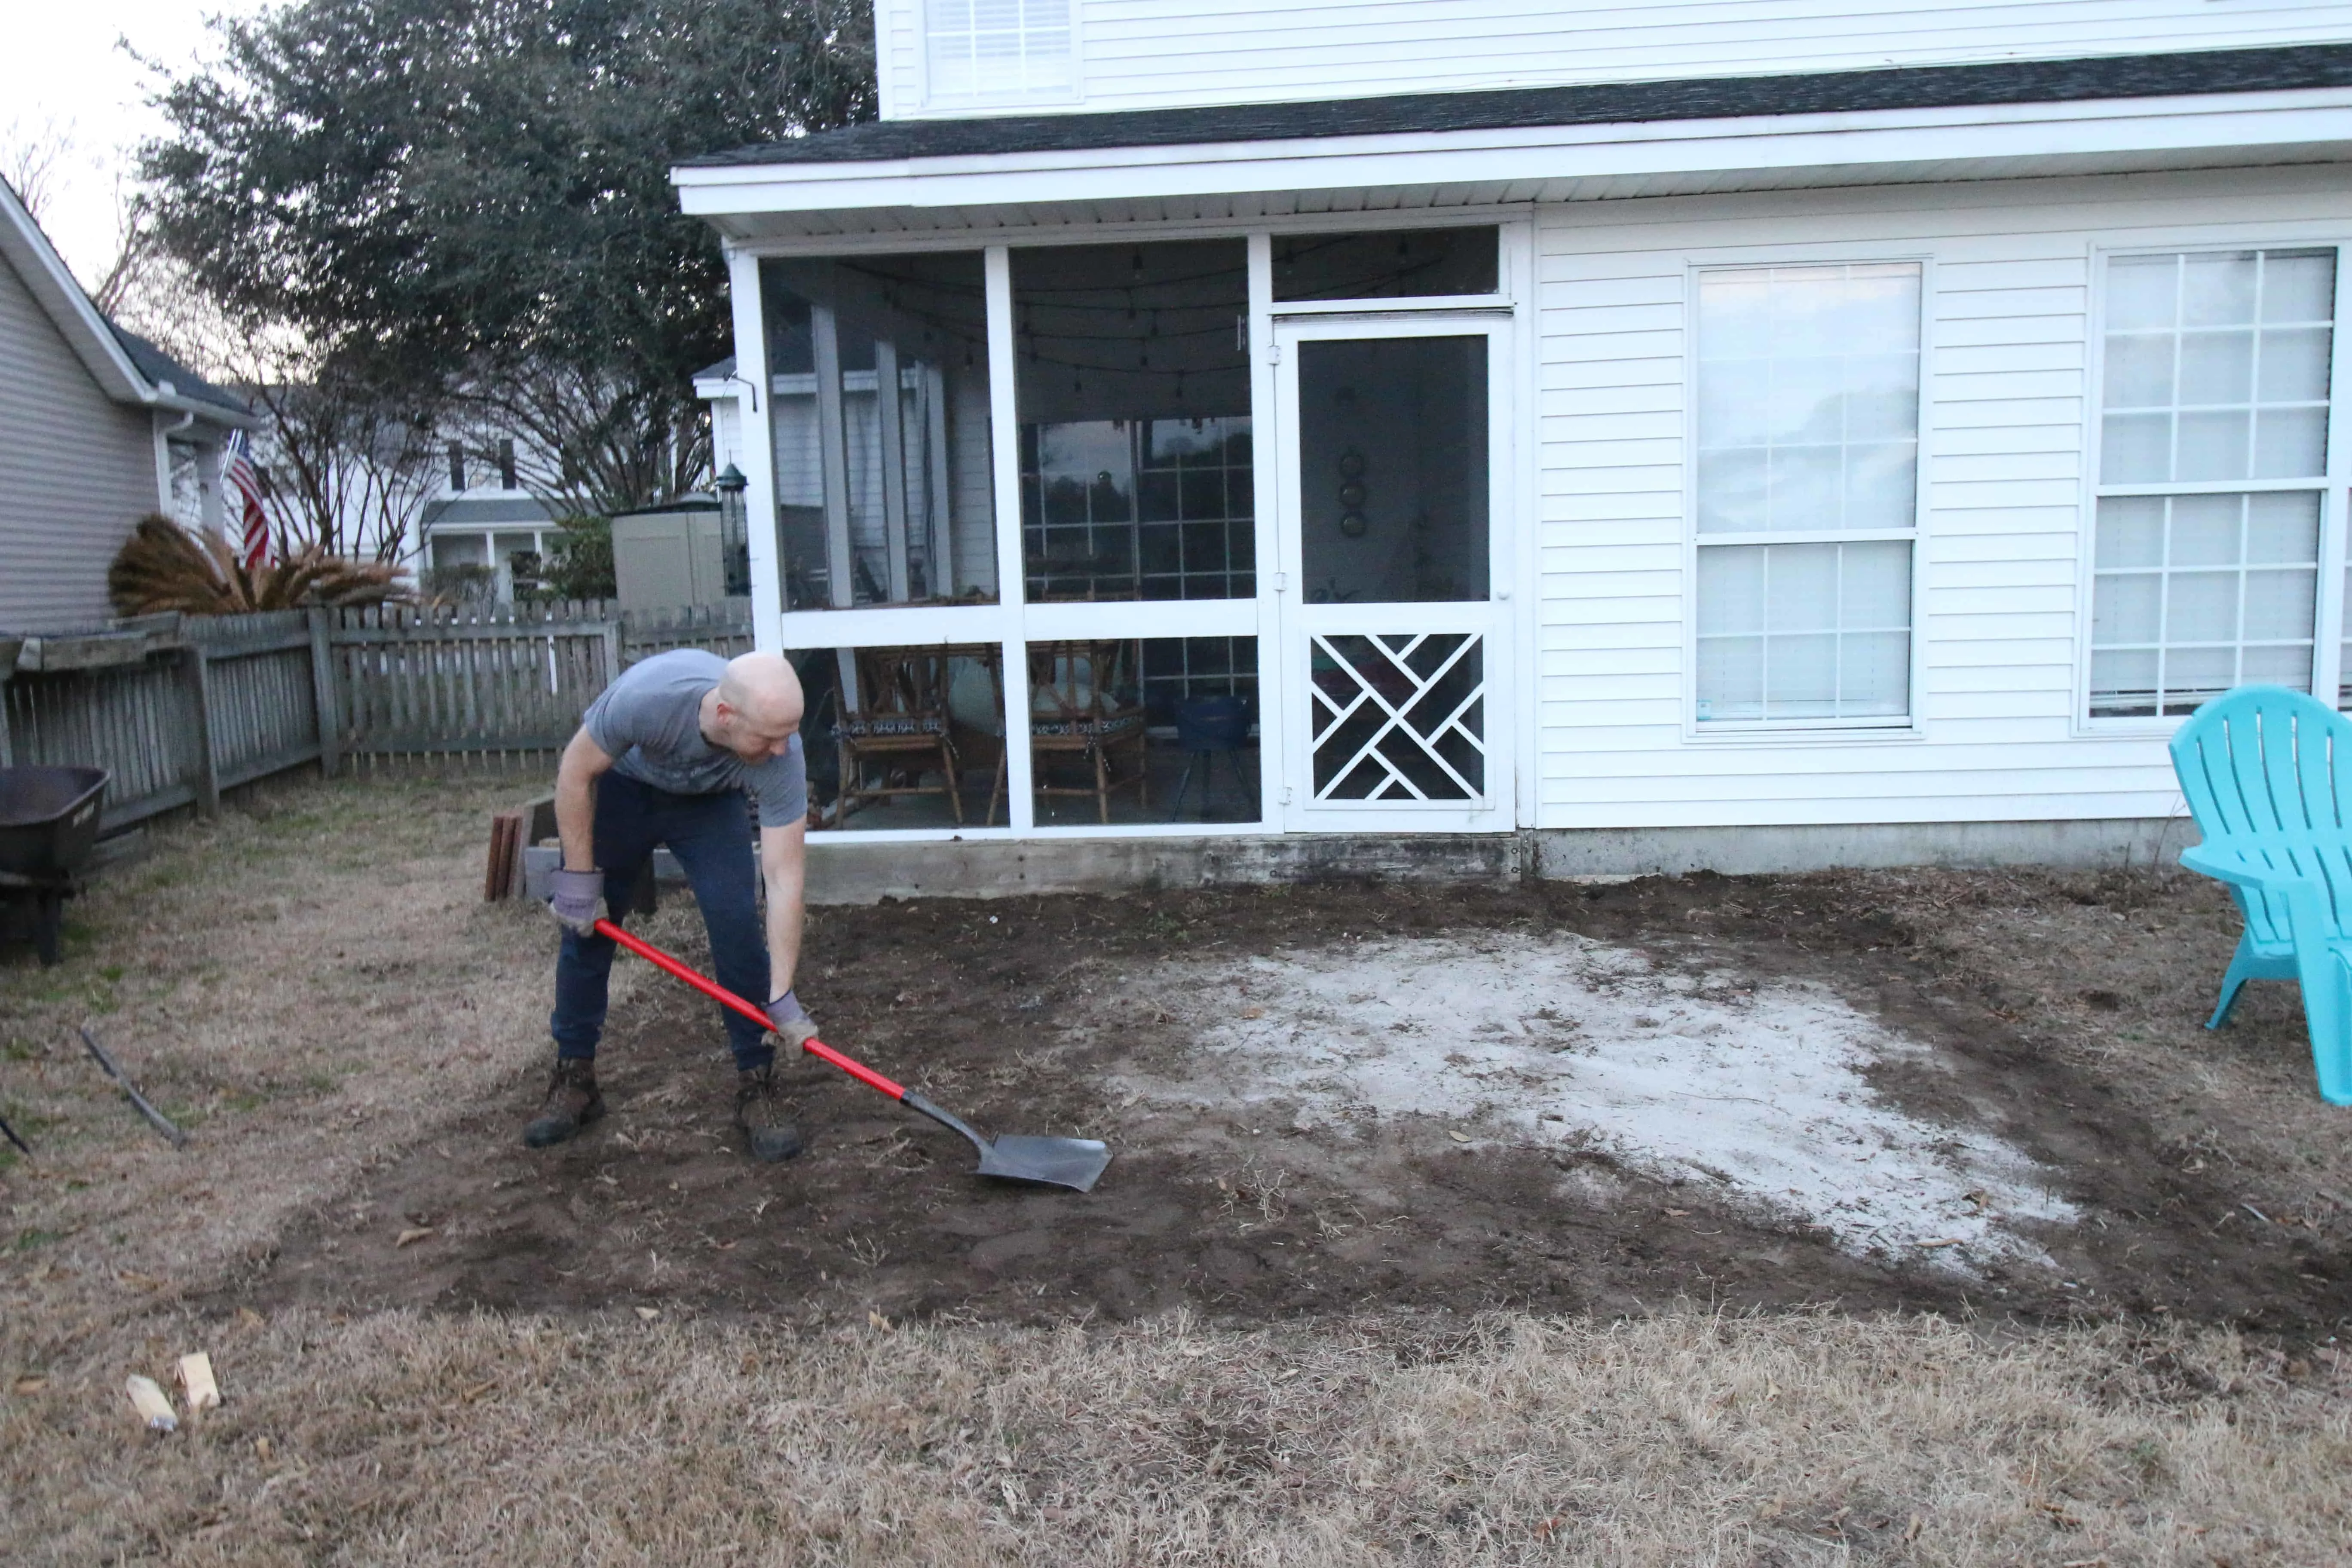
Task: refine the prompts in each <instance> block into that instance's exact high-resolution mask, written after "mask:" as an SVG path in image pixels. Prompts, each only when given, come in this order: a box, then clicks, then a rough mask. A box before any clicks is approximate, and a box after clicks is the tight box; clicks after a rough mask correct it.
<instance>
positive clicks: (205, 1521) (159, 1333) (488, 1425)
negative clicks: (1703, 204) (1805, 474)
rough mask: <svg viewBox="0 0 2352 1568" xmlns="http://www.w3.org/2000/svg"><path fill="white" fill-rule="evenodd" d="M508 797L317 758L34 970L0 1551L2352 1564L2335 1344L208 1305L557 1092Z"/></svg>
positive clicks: (912, 1559) (11, 1216)
mask: <svg viewBox="0 0 2352 1568" xmlns="http://www.w3.org/2000/svg"><path fill="white" fill-rule="evenodd" d="M521 792H522V786H521V785H520V784H516V783H479V782H475V783H465V782H460V783H456V784H432V783H427V782H413V783H401V782H377V783H368V784H352V783H346V784H336V785H331V786H316V785H313V786H300V787H293V788H289V789H287V790H284V791H281V792H278V793H277V794H275V795H271V796H269V797H268V798H267V799H265V800H264V801H263V802H261V803H260V806H259V808H258V809H257V810H248V811H245V812H238V813H233V814H232V815H231V816H229V817H227V818H226V819H225V820H224V821H223V822H222V823H221V824H220V825H219V826H215V827H205V828H195V827H190V828H182V829H174V830H173V831H171V832H168V833H166V834H164V835H162V836H161V837H162V839H163V842H162V844H161V845H160V847H159V848H158V850H157V851H156V853H155V854H154V855H153V856H152V858H149V859H147V860H146V861H144V862H142V864H140V865H139V866H136V867H133V868H128V869H127V870H125V871H122V872H121V873H119V874H117V875H115V876H113V877H112V878H110V879H109V880H108V881H107V882H106V883H105V884H104V885H103V886H102V887H101V888H100V889H99V890H98V891H97V892H96V893H95V894H94V895H93V896H92V897H91V898H90V899H89V900H88V901H87V902H86V903H85V904H84V905H83V906H81V908H80V910H79V921H80V922H81V923H82V924H83V925H84V926H85V927H86V928H87V931H86V934H85V935H84V937H83V938H82V939H81V940H80V941H79V942H77V944H76V951H75V953H74V956H73V958H72V961H71V962H70V963H68V965H67V966H66V967H65V968H63V969H61V970H58V971H53V972H47V973H44V972H41V971H38V970H37V969H34V968H32V967H31V966H30V964H29V963H28V962H27V961H25V960H22V959H21V958H18V957H15V956H12V957H11V958H10V959H9V961H8V962H7V963H5V965H0V1046H5V1047H6V1056H5V1059H0V1100H5V1101H6V1103H7V1104H8V1106H9V1109H10V1113H11V1118H12V1120H17V1121H19V1124H20V1125H23V1126H25V1127H26V1130H27V1131H29V1132H30V1133H31V1135H32V1136H33V1137H34V1139H35V1141H36V1142H37V1146H38V1147H39V1149H40V1151H41V1154H40V1158H39V1159H38V1160H37V1161H36V1162H34V1163H30V1164H27V1163H22V1162H18V1163H13V1164H9V1165H5V1167H0V1204H5V1205H6V1208H7V1213H6V1215H5V1228H0V1476H5V1477H6V1481H5V1486H0V1558H5V1559H6V1560H8V1561H11V1562H15V1561H24V1562H30V1563H75V1564H79V1563H99V1562H114V1561H131V1560H142V1561H145V1560H159V1561H172V1562H187V1563H215V1562H233V1563H314V1562H320V1563H323V1562H335V1563H470V1562H484V1561H495V1562H498V1563H519V1564H530V1563H581V1562H585V1563H744V1562H756V1563H959V1564H961V1563H993V1562H1005V1563H1051V1564H1062V1563H1097V1562H1100V1563H1283V1564H1291V1563H1347V1564H1350V1565H1353V1564H1358V1563H1518V1562H1546V1563H1816V1562H1819V1563H1835V1562H1848V1561H1857V1560H1866V1561H1876V1562H1893V1563H2020V1562H2027V1563H2049V1564H2058V1563H2109V1564H2115V1565H2117V1568H2120V1565H2122V1564H2126V1563H2184V1564H2187V1563H2197V1564H2210V1563H2240V1564H2252V1563H2332V1562H2338V1561H2343V1560H2345V1558H2346V1557H2347V1554H2352V1519H2347V1510H2346V1509H2345V1507H2344V1505H2343V1502H2342V1496H2343V1490H2342V1485H2341V1480H2340V1477H2341V1475H2342V1474H2343V1472H2344V1470H2345V1469H2346V1467H2347V1460H2352V1430H2348V1429H2347V1411H2352V1399H2347V1395H2348V1394H2352V1371H2347V1366H2346V1365H2345V1364H2344V1363H2339V1362H2338V1361H2337V1360H2336V1358H2335V1356H2334V1354H2333V1352H2328V1351H2323V1352H2321V1353H2319V1354H2318V1355H2317V1356H2315V1357H2314V1358H2313V1359H2312V1360H2310V1361H2308V1362H2305V1361H2302V1360H2298V1359H2294V1355H2293V1352H2280V1351H2277V1350H2274V1349H2272V1348H2269V1347H2265V1346H2263V1345H2260V1344H2256V1343H2252V1342H2243V1341H2241V1340H2238V1339H2236V1338H2234V1337H2232V1336H2231V1335H2229V1334H2226V1333H2221V1332H2216V1331H2189V1330H2162V1331H2144V1330H2140V1329H2137V1328H2130V1327H2116V1326H2109V1327H2104V1328H2082V1329H2070V1330H2059V1331H2049V1332H2043V1333H2034V1334H2013V1333H2002V1332H1997V1331H1992V1330H1990V1329H1986V1328H1982V1327H1974V1326H1967V1325H1957V1324H1952V1323H1947V1322H1943V1321H1936V1320H1921V1319H1916V1318H1915V1319H1907V1320H1893V1319H1871V1320H1860V1319H1855V1318H1852V1317H1847V1316H1843V1315H1839V1314H1835V1313H1832V1312H1822V1313H1817V1314H1811V1315H1802V1316H1780V1317H1769V1318H1768V1317H1758V1318H1739V1319H1724V1318H1717V1317H1715V1316H1712V1315H1710V1314H1708V1313H1707V1312H1706V1311H1705V1310H1698V1309H1690V1308H1684V1309H1675V1310H1666V1311H1664V1312H1662V1313H1660V1314H1659V1315H1657V1316H1655V1317H1654V1318H1649V1319H1645V1320H1643V1321H1633V1322H1624V1323H1604V1322H1591V1321H1538V1320H1534V1319H1529V1318H1526V1317H1512V1316H1496V1317H1489V1318H1483V1319H1480V1320H1477V1321H1475V1322H1459V1321H1450V1320H1433V1319H1405V1318H1402V1317H1399V1316H1397V1315H1394V1314H1378V1313H1368V1314H1366V1315H1364V1316H1361V1317H1360V1318H1357V1319H1353V1320H1349V1321H1336V1322H1331V1321H1327V1322H1319V1323H1310V1324H1299V1325H1292V1326H1282V1327H1276V1328H1270V1329H1260V1330H1255V1331H1252V1330H1247V1329H1242V1328H1218V1327H1211V1326H1206V1325H1203V1324H1201V1323H1198V1322H1194V1321H1186V1320H1181V1319H1180V1320H1167V1321H1156V1322H1150V1323H1145V1324H1140V1325H1135V1326H1129V1327H1123V1328H1118V1329H1100V1328H1097V1329H1091V1330H1087V1329H1079V1328H1075V1327H1073V1328H1068V1329H1064V1330H1060V1331H1052V1330H1007V1329H1000V1328H992V1327H988V1326H984V1325H977V1324H939V1325H932V1326H926V1327H919V1328H908V1327H898V1328H890V1327H887V1326H885V1325H882V1324H878V1323H877V1324H873V1325H869V1326H868V1327H866V1328H864V1329H859V1330H852V1331H841V1332H835V1333H817V1332H808V1331H795V1330H793V1329H792V1328H791V1327H789V1326H787V1325H786V1324H785V1323H784V1322H783V1321H782V1317H781V1315H780V1317H779V1319H778V1320H776V1321H773V1322H761V1321H713V1320H696V1319H693V1318H681V1317H679V1316H678V1315H677V1311H676V1310H675V1309H673V1310H672V1311H671V1313H670V1315H668V1316H665V1317H662V1318H660V1319H658V1320H657V1321H650V1322H648V1321H640V1320H639V1319H638V1317H637V1316H636V1315H635V1313H634V1312H633V1311H631V1310H629V1307H628V1304H626V1303H615V1308H614V1310H613V1311H612V1312H611V1313H609V1314H599V1315H596V1316H594V1317H592V1318H590V1319H586V1320H563V1321H554V1320H547V1319H539V1318H501V1317H495V1316H473V1317H461V1316H432V1315H417V1314H411V1313H395V1312H376V1313H362V1314H359V1315H355V1316H352V1317H350V1318H348V1319H338V1318H334V1317H329V1316H322V1315H320V1314H317V1313H315V1312H309V1311H300V1312H288V1313H285V1314H281V1315H279V1316H277V1317H274V1318H271V1319H268V1320H266V1321H264V1320H260V1319H257V1318H253V1317H248V1316H244V1315H239V1314H236V1313H235V1312H233V1311H231V1310H228V1309H226V1308H225V1307H215V1306H204V1305H199V1304H195V1303H194V1302H192V1300H191V1297H192V1296H193V1295H198V1294H201V1293H204V1292H206V1291H209V1290H212V1289H215V1288H217V1287H219V1286H221V1285H222V1284H223V1283H225V1282H226V1281H227V1280H228V1279H232V1278H233V1277H234V1275H235V1272H236V1268H237V1267H238V1266H239V1263H240V1261H241V1260H242V1259H243V1258H246V1257H247V1256H248V1255H250V1254H253V1253H256V1252H258V1251H261V1250H266V1249H267V1248H268V1247H270V1246H271V1245H272V1243H273V1240H274V1238H275V1237H278V1236H279V1235H281V1234H282V1233H283V1231H284V1229H285V1227H286V1226H288V1225H289V1223H291V1222H292V1221H293V1220H294V1219H295V1218H297V1217H298V1216H299V1215H301V1214H302V1213H303V1212H304V1211H305V1210H306V1209H308V1208H310V1207H311V1206H313V1205H323V1204H331V1203H336V1202H340V1201H345V1200H344V1198H343V1194H347V1193H348V1192H349V1191H350V1190H351V1187H352V1177H353V1175H354V1173H356V1172H357V1171H359V1170H360V1169H361V1168H362V1165H363V1164H364V1163H367V1162H369V1161H371V1160H374V1159H377V1158H380V1157H383V1156H385V1155H387V1154H389V1153H390V1152H393V1151H395V1150H398V1149H403V1148H409V1147H414V1146H416V1145H418V1144H419V1143H425V1142H429V1140H430V1139H432V1138H433V1137H434V1136H436V1129H437V1128H439V1127H440V1126H441V1125H442V1124H443V1123H444V1122H446V1120H447V1119H448V1118H449V1117H450V1116H451V1115H453V1114H454V1113H455V1112H456V1111H457V1110H459V1109H461V1108H463V1107H466V1106H468V1105H472V1104H478V1103H480V1102H481V1101H482V1100H485V1099H493V1098H496V1097H497V1096H499V1095H502V1094H503V1095H509V1096H512V1097H514V1098H515V1099H516V1100H517V1101H518V1104H520V1102H521V1101H522V1100H526V1099H527V1098H528V1091H527V1090H526V1089H521V1088H520V1084H519V1081H518V1079H519V1075H521V1074H524V1073H527V1072H528V1071H529V1069H530V1067H531V1065H532V1064H535V1063H536V1062H537V1061H539V1060H540V1059H541V1056H542V1054H543V1052H544V1050H545V1046H544V1041H543V1020H544V1009H545V1005H546V997H545V993H546V985H547V980H546V962H547V950H548V945H549V939H548V934H547V931H546V930H545V927H544V923H543V919H544V918H543V917H541V916H537V915H534V914H533V913H531V912H530V911H529V910H520V909H515V908H504V909H486V908H484V907H483V906H481V905H480V904H479V903H478V901H477V893H478V875H479V864H478V855H479V847H480V840H481V833H482V826H483V813H484V812H485V811H486V810H487V809H488V807H489V806H491V805H494V804H502V803H505V802H507V801H509V799H510V798H512V797H513V796H515V795H519V794H520V793H521ZM1941 886H1942V885H1941V884H1938V887H1939V888H1940V887H1941ZM1952 886H1953V887H1955V888H1957V887H1958V882H1955V883H1953V884H1952ZM1939 896H1940V894H1939ZM678 918H679V917H678V916H677V914H675V913H673V914H666V915H665V916H664V917H663V920H664V921H672V920H677V919H678ZM1974 918H1975V917H1974V916H1970V917H1969V919H1971V920H1972V919H1974ZM1992 918H1993V917H1992V916H1990V915H1987V916H1986V917H1985V920H1986V921H1988V922H1991V921H1992ZM1955 962H1957V960H1955ZM84 1018H91V1019H94V1020H95V1021H96V1023H97V1026H98V1027H99V1029H100V1034H101V1036H102V1037H104V1038H105V1039H106V1040H107V1041H108V1043H109V1044H110V1046H112V1047H115V1048H116V1050H117V1053H118V1055H119V1056H121V1058H123V1060H124V1061H125V1062H126V1064H127V1065H129V1066H131V1068H133V1070H134V1071H136V1072H138V1073H139V1074H140V1075H141V1076H142V1078H143V1079H145V1080H146V1081H147V1083H148V1084H149V1086H150V1088H151V1090H152V1091H153V1092H154V1093H155V1095H156V1097H157V1098H158V1099H159V1100H163V1102H165V1103H166V1105H167V1106H168V1107H170V1108H171V1109H172V1110H173V1112H174V1113H175V1114H178V1115H181V1116H183V1117H184V1118H185V1119H186V1120H187V1121H189V1122H190V1123H191V1124H192V1126H193V1127H194V1133H195V1136H194V1141H193V1142H192V1146H191V1148H190V1150H189V1151H188V1152H186V1153H184V1154H177V1155H175V1154H173V1153H172V1152H170V1151H168V1150H165V1149H164V1148H163V1146H162V1145H161V1144H160V1143H158V1142H156V1141H155V1140H154V1139H153V1138H152V1135H151V1134H149V1133H148V1132H147V1131H146V1130H145V1129H144V1128H143V1126H142V1125H141V1124H140V1123H139V1122H138V1121H136V1120H135V1118H133V1117H132V1116H131V1114H130V1113H129V1112H128V1110H126V1109H124V1108H123V1107H122V1106H121V1103H120V1101H119V1100H116V1099H115V1098H114V1097H113V1096H112V1095H111V1093H110V1091H109V1090H108V1089H106V1088H105V1087H104V1086H103V1084H102V1083H100V1081H99V1080H98V1079H97V1077H96V1075H95V1072H94V1071H93V1070H92V1069H91V1068H89V1066H88V1064H86V1063H85V1062H83V1061H82V1060H81V1059H80V1058H79V1056H78V1055H77V1054H76V1052H77V1050H78V1047H74V1045H73V1043H72V1036H71V1026H72V1025H73V1024H74V1023H76V1022H79V1021H81V1020H82V1019H84ZM715 1045H716V1038H715V1034H714V1048H715ZM2085 1048H2089V1047H2085ZM2306 1070H2307V1069H2306ZM393 1217H394V1216H386V1218H387V1220H388V1221H389V1220H391V1219H392V1218H393ZM780 1305H784V1303H780ZM199 1346H202V1347H205V1348H208V1349H210V1350H211V1352H212V1353H213V1356H214V1360H215V1365H216V1367H217V1368H218V1371H219V1373H220V1377H221V1381H222V1384H223V1385H224V1388H225V1390H226V1394H227V1395H228V1400H229V1403H228V1405H227V1406H226V1408H225V1409H223V1410H222V1411H220V1412H217V1413H215V1415H211V1416H209V1417H207V1418H206V1419H205V1421H204V1422H203V1423H202V1424H201V1425H198V1426H194V1427H192V1428H190V1429H186V1430H184V1431H183V1432H181V1433H180V1434H178V1435H177V1436H173V1437H170V1438H164V1439H154V1438H151V1437H149V1436H146V1435H145V1434H143V1433H142V1432H141V1431H140V1430H138V1428H137V1426H136V1424H135V1423H134V1421H133V1420H132V1418H131V1415H130V1411H129V1406H128V1404H127V1402H125V1401H124V1400H123V1398H122V1396H121V1381H122V1378H123V1376H124V1375H125V1374H126V1373H131V1372H144V1373H149V1374H151V1375H155V1376H158V1377H159V1378H160V1377H164V1376H166V1375H167V1373H168V1371H169V1367H170V1363H171V1360H172V1358H173V1356H175V1355H176V1354H177V1353H178V1352H182V1351H184V1350H188V1349H194V1348H197V1347H199Z"/></svg>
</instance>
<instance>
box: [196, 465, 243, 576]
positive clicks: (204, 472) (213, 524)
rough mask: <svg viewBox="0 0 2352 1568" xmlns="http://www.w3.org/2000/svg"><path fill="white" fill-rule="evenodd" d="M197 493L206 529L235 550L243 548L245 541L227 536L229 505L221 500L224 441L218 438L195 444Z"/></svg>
mask: <svg viewBox="0 0 2352 1568" xmlns="http://www.w3.org/2000/svg"><path fill="white" fill-rule="evenodd" d="M196 495H197V505H198V507H199V508H200V509H201V515H202V517H203V519H204V524H205V532H206V533H209V534H211V535H212V536H213V537H214V538H215V539H217V540H221V541H223V542H226V544H227V545H228V546H229V548H230V549H232V550H242V549H243V548H244V545H245V541H244V540H242V539H231V538H229V536H228V508H227V507H226V505H225V504H224V503H223V502H222V500H221V444H220V442H218V441H217V440H214V441H208V442H206V443H205V444H204V445H203V446H200V447H197V448H196Z"/></svg>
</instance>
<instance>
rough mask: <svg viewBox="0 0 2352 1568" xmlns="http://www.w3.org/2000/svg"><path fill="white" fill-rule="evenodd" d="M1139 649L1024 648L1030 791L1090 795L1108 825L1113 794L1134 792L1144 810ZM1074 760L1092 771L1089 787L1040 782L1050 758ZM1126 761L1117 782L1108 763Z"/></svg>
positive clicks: (992, 812)
mask: <svg viewBox="0 0 2352 1568" xmlns="http://www.w3.org/2000/svg"><path fill="white" fill-rule="evenodd" d="M1138 650H1139V645H1138V644H1136V643H1134V642H1132V641H1115V640H1114V641H1090V642H1052V643H1031V644H1030V645H1029V754H1030V757H1031V758H1032V760H1033V762H1034V763H1035V764H1036V766H1037V768H1038V772H1039V773H1040V775H1041V776H1040V777H1039V778H1038V779H1036V780H1034V781H1033V782H1032V784H1031V788H1032V789H1033V790H1034V793H1036V794H1038V795H1092V796H1093V797H1094V801H1095V811H1096V814H1097V816H1100V817H1101V819H1102V820H1103V822H1104V823H1106V824H1108V822H1109V821H1110V797H1111V792H1112V791H1114V790H1122V789H1126V788H1127V787H1128V786H1129V785H1130V784H1132V785H1133V786H1134V788H1135V799H1136V804H1137V805H1139V806H1140V805H1149V804H1150V797H1149V793H1148V788H1147V785H1146V784H1145V779H1144V774H1145V772H1146V769H1145V747H1146V746H1147V745H1148V743H1149V740H1148V737H1147V736H1146V735H1145V733H1144V717H1143V705H1142V703H1141V702H1139V700H1136V699H1135V698H1134V696H1133V695H1132V693H1134V692H1135V691H1136V690H1137V689H1138V688H1139V685H1140V682H1139V680H1138V679H1136V656H1137V653H1138ZM1055 755H1065V756H1067V755H1076V756H1077V757H1079V758H1081V759H1083V761H1084V762H1085V763H1087V765H1088V766H1089V767H1090V768H1091V770H1092V771H1093V773H1094V782H1093V783H1092V784H1046V783H1045V782H1044V781H1043V777H1042V774H1043V773H1044V764H1045V760H1046V759H1047V758H1048V757H1052V756H1055ZM1119 758H1124V759H1126V761H1127V763H1128V771H1127V773H1125V775H1124V776H1119V774H1118V770H1117V769H1115V768H1114V767H1113V765H1112V763H1113V761H1114V759H1119ZM1004 772H1005V771H1004V763H1003V762H1002V761H1001V760H1000V761H999V762H998V763H997V767H996V784H995V786H994V787H993V788H992V789H991V790H990V791H989V794H988V822H989V825H990V826H994V825H995V822H996V803H997V800H998V798H999V797H1000V796H1002V795H1003V793H1004Z"/></svg>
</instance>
